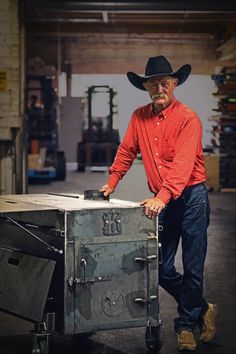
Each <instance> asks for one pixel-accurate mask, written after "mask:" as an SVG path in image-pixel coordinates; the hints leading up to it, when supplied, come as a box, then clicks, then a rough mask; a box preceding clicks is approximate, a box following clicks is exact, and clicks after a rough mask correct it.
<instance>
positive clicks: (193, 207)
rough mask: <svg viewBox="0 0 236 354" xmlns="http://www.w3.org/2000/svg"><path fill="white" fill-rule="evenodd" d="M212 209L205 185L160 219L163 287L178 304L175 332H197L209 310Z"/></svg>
mask: <svg viewBox="0 0 236 354" xmlns="http://www.w3.org/2000/svg"><path fill="white" fill-rule="evenodd" d="M209 214H210V207H209V201H208V192H207V189H206V186H205V184H204V183H199V184H196V185H194V186H191V187H187V188H185V190H184V191H183V193H182V194H181V196H180V197H179V198H178V199H176V200H174V201H170V202H169V203H168V205H167V206H166V208H165V209H163V211H162V212H161V214H160V216H159V225H162V226H163V231H161V232H160V237H161V243H162V264H160V269H159V284H160V286H162V287H163V288H164V289H165V290H166V291H167V292H168V293H169V294H171V295H172V296H173V297H174V298H175V300H176V301H177V304H178V314H179V316H178V317H177V318H176V319H175V331H176V332H179V331H181V330H189V331H194V328H195V326H196V325H197V324H198V322H199V321H200V319H201V317H202V315H203V314H204V313H205V312H206V310H207V303H206V301H205V299H204V298H203V272H204V262H205V257H206V250H207V227H208V225H209ZM180 238H181V239H182V262H183V274H180V273H179V272H177V271H176V268H175V255H176V251H177V248H178V245H179V241H180Z"/></svg>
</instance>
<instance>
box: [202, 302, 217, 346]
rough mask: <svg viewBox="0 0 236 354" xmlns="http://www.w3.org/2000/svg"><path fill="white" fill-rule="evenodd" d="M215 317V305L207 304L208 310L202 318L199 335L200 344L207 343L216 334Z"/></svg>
mask: <svg viewBox="0 0 236 354" xmlns="http://www.w3.org/2000/svg"><path fill="white" fill-rule="evenodd" d="M216 315H217V305H215V304H208V310H207V312H206V313H205V315H204V316H203V317H202V326H201V335H200V340H201V341H202V342H205V343H207V342H209V341H210V340H211V339H212V338H213V337H214V335H215V333H216V322H215V320H216Z"/></svg>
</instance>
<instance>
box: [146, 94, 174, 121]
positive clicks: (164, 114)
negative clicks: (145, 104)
mask: <svg viewBox="0 0 236 354" xmlns="http://www.w3.org/2000/svg"><path fill="white" fill-rule="evenodd" d="M176 103H177V99H176V98H175V97H173V100H172V102H171V104H170V105H169V106H168V107H166V108H165V109H163V111H161V112H160V113H156V112H155V108H154V105H153V104H151V107H152V113H153V115H155V116H160V117H162V118H167V117H168V116H169V115H170V113H171V112H172V110H173V108H174V106H175V105H176Z"/></svg>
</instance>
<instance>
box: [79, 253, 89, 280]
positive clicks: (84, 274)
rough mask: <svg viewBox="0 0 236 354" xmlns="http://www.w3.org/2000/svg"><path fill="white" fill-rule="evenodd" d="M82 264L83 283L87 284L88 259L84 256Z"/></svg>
mask: <svg viewBox="0 0 236 354" xmlns="http://www.w3.org/2000/svg"><path fill="white" fill-rule="evenodd" d="M80 265H81V267H83V280H82V283H83V284H85V283H86V266H87V262H86V259H84V258H82V259H81V261H80Z"/></svg>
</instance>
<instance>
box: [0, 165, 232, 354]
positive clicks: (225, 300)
mask: <svg viewBox="0 0 236 354" xmlns="http://www.w3.org/2000/svg"><path fill="white" fill-rule="evenodd" d="M106 178H107V175H106V174H105V173H103V172H99V173H98V172H86V173H77V172H75V171H69V172H68V175H67V179H66V181H65V182H53V183H50V184H45V185H30V186H29V193H47V192H59V193H60V192H76V193H78V192H79V193H82V192H83V191H84V190H85V189H98V188H99V187H100V186H101V185H103V184H105V182H106ZM149 195H150V193H149V192H148V189H147V187H146V181H145V176H144V173H143V169H142V166H141V165H138V164H135V165H134V166H133V168H132V169H131V170H130V172H129V173H128V174H127V176H126V177H125V178H124V180H123V181H122V182H121V183H120V185H119V186H118V188H117V191H116V192H115V194H114V198H119V199H125V200H133V201H139V200H142V199H144V198H145V197H147V196H149ZM209 196H210V202H211V209H212V214H211V224H210V227H209V246H208V255H207V260H206V267H205V297H206V299H207V300H208V301H209V302H214V303H217V304H218V307H219V314H218V317H217V327H218V332H217V334H216V336H215V338H214V340H213V341H212V342H211V343H209V344H205V345H202V344H200V343H199V345H198V348H197V351H196V353H202V354H236V284H235V276H236V227H235V226H236V215H235V210H236V194H234V193H210V194H209ZM177 267H180V254H179V253H178V257H177ZM160 314H161V318H162V320H163V323H164V324H163V326H162V337H163V347H162V350H161V353H162V354H174V353H177V350H176V337H175V333H174V330H173V319H174V318H175V316H176V308H175V302H174V301H173V299H172V298H171V297H170V296H169V295H168V294H166V293H165V292H164V291H163V290H162V289H160ZM5 323H7V322H5ZM6 327H7V325H5V333H4V331H3V332H2V335H4V334H5V335H4V336H3V337H1V338H0V354H30V353H31V337H30V335H23V336H22V335H20V336H16V335H14V336H13V335H6V333H7V332H8V333H7V334H16V333H17V332H15V333H14V331H13V328H6ZM3 328H4V326H3ZM144 332H145V329H144V328H135V329H129V330H112V331H104V332H98V333H96V334H94V335H93V336H92V337H90V338H88V339H87V340H85V341H81V342H79V344H78V343H77V344H75V343H74V341H73V339H72V338H71V337H64V336H60V335H55V336H53V337H52V338H51V349H50V353H51V354H56V353H57V354H65V353H66V354H75V353H76V354H77V353H78V354H79V353H82V354H87V353H88V354H141V353H142V354H143V353H148V351H147V348H146V344H145V339H144ZM196 338H197V340H198V334H197V333H196Z"/></svg>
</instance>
